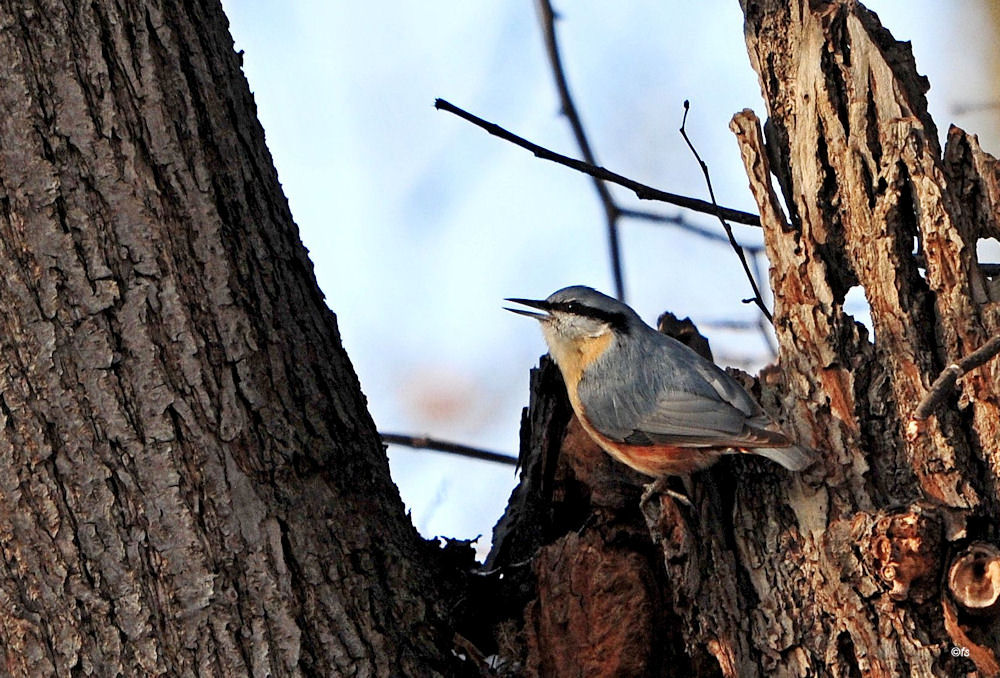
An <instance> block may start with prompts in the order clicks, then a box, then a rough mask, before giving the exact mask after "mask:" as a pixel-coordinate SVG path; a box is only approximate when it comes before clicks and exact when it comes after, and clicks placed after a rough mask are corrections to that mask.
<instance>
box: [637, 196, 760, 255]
mask: <svg viewBox="0 0 1000 678" xmlns="http://www.w3.org/2000/svg"><path fill="white" fill-rule="evenodd" d="M618 214H619V215H620V216H622V217H624V218H626V219H637V220H639V221H651V222H653V223H655V224H670V225H671V226H676V227H677V228H679V229H680V230H682V231H687V232H688V233H691V234H692V235H697V236H699V237H702V238H705V239H707V240H712V241H714V242H723V243H726V244H727V245H728V244H729V238H727V237H726V236H724V235H722V234H721V233H719V232H718V231H710V230H708V229H707V228H704V227H702V226H699V225H698V224H695V223H692V222H690V221H688V220H687V219H685V218H684V217H683V216H682V215H680V214H658V213H657V212H648V211H646V210H634V209H630V208H628V207H620V208H618ZM743 249H745V250H746V251H747V252H750V253H751V254H759V253H760V252H763V251H764V248H763V247H762V246H760V245H743Z"/></svg>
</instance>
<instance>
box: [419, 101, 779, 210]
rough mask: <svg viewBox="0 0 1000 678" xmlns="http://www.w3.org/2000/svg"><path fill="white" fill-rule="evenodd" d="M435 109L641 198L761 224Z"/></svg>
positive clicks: (446, 106) (443, 104)
mask: <svg viewBox="0 0 1000 678" xmlns="http://www.w3.org/2000/svg"><path fill="white" fill-rule="evenodd" d="M434 108H436V109H438V110H440V111H447V112H448V113H451V114H453V115H457V116H458V117H460V118H462V119H463V120H466V121H468V122H471V123H472V124H473V125H475V126H476V127H480V128H482V129H484V130H486V131H487V132H489V133H490V134H492V135H493V136H495V137H498V138H500V139H503V140H504V141H509V142H510V143H512V144H514V145H515V146H520V147H521V148H523V149H525V150H528V151H531V152H532V153H533V154H534V155H535V156H536V157H538V158H541V159H542V160H549V161H551V162H555V163H558V164H560V165H564V166H566V167H569V168H571V169H575V170H576V171H577V172H582V173H584V174H587V175H589V176H592V177H596V178H598V179H602V180H604V181H608V182H610V183H612V184H617V185H619V186H623V187H625V188H627V189H629V190H630V191H632V192H633V193H635V194H636V196H637V197H638V198H639V199H640V200H656V201H658V202H665V203H669V204H671V205H677V206H678V207H684V208H686V209H689V210H693V211H695V212H701V213H702V214H711V215H713V216H718V215H719V214H721V215H722V216H723V217H724V218H725V219H727V220H729V221H732V222H734V223H737V224H746V225H747V226H760V217H758V216H757V215H756V214H751V213H750V212H743V211H741V210H734V209H731V208H729V207H720V206H718V205H713V204H712V203H710V202H706V201H705V200H698V199H697V198H689V197H687V196H685V195H677V194H676V193H668V192H666V191H661V190H660V189H658V188H653V187H652V186H647V185H645V184H641V183H639V182H638V181H633V180H632V179H629V178H628V177H624V176H622V175H621V174H616V173H614V172H612V171H610V170H607V169H605V168H603V167H596V166H594V165H592V164H590V163H586V162H583V161H582V160H577V159H576V158H570V157H568V156H565V155H562V154H560V153H556V152H555V151H550V150H549V149H547V148H545V147H544V146H539V145H538V144H535V143H532V142H530V141H528V140H527V139H525V138H523V137H519V136H517V135H516V134H514V133H512V132H508V131H507V130H505V129H504V128H503V127H500V126H499V125H496V124H494V123H492V122H487V121H486V120H483V119H482V118H480V117H477V116H475V115H473V114H472V113H469V112H468V111H466V110H463V109H461V108H459V107H458V106H456V105H454V104H452V103H450V102H448V101H445V100H444V99H435V101H434Z"/></svg>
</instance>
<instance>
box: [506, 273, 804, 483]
mask: <svg viewBox="0 0 1000 678" xmlns="http://www.w3.org/2000/svg"><path fill="white" fill-rule="evenodd" d="M505 301H509V302H512V303H515V304H520V305H521V306H527V307H528V308H530V309H536V310H525V309H521V308H510V307H506V310H508V311H511V312H513V313H518V314H520V315H524V316H528V317H530V318H534V319H535V320H537V321H538V322H539V323H540V325H541V329H542V335H543V336H544V338H545V343H546V344H547V345H548V348H549V354H550V355H551V356H552V358H553V359H554V360H555V362H556V365H558V367H559V371H560V372H561V373H562V377H563V381H564V382H565V384H566V391H567V394H568V395H569V401H570V403H571V405H572V407H573V412H574V413H575V414H576V417H577V419H578V420H579V422H580V424H581V426H582V427H583V429H584V431H586V432H587V434H588V435H589V436H590V438H592V439H593V440H594V442H596V443H597V444H598V445H599V446H600V447H601V448H602V449H603V450H604V451H606V452H607V453H608V454H610V455H611V456H612V457H613V458H615V459H617V460H618V461H620V462H622V463H624V464H625V465H627V466H629V467H631V468H633V469H635V470H636V471H638V472H639V473H642V474H644V475H646V476H649V477H651V478H654V479H658V480H662V479H665V478H667V477H670V476H688V475H689V474H691V473H693V472H695V471H699V470H702V469H705V468H708V467H709V466H711V465H713V464H714V463H716V462H717V461H718V460H719V458H720V457H722V456H723V455H725V454H734V453H751V454H757V455H761V456H763V457H766V458H768V459H771V460H772V461H775V462H777V463H779V464H781V465H782V466H784V467H785V468H786V469H789V470H791V471H801V470H803V469H804V468H806V467H807V466H809V465H810V464H811V463H812V461H813V455H812V453H811V452H809V451H807V450H806V449H804V448H802V447H800V446H798V445H795V444H793V442H792V440H791V439H790V438H789V437H788V436H787V435H785V434H784V433H783V432H781V431H780V430H778V428H777V427H776V425H775V423H774V421H773V420H772V419H771V418H770V417H769V416H768V415H767V414H766V413H765V412H764V410H763V409H761V407H760V405H759V404H758V403H757V402H756V401H755V400H754V399H753V397H752V396H751V395H750V394H749V393H747V392H746V390H745V389H744V388H743V387H742V386H741V385H740V384H739V383H738V382H737V381H736V380H735V379H733V378H732V377H730V376H729V375H728V374H726V372H725V371H723V370H722V369H721V368H720V367H719V366H718V365H716V364H715V363H713V362H711V361H709V360H706V359H705V358H703V357H701V356H700V355H698V354H697V353H696V352H695V351H693V350H691V349H690V348H688V347H687V346H685V345H684V344H682V343H681V342H679V341H677V340H676V339H674V338H672V337H669V336H667V335H665V334H662V333H661V332H658V331H656V330H655V329H653V328H652V327H650V326H649V325H647V324H646V323H645V322H643V320H642V318H640V317H639V315H638V314H637V313H636V312H635V311H634V310H632V308H630V307H629V306H627V305H626V304H624V303H622V302H620V301H618V300H617V299H614V298H612V297H609V296H607V295H606V294H602V293H601V292H598V291H597V290H595V289H593V288H590V287H585V286H583V285H573V286H571V287H565V288H563V289H561V290H558V291H556V292H554V293H552V294H551V295H549V297H548V298H546V299H544V300H536V299H517V298H509V299H505ZM538 311H541V312H538ZM657 489H661V490H662V489H664V486H663V485H659V486H658V487H657ZM648 494H649V491H648V490H647V493H646V495H648ZM671 494H674V493H672V492H671ZM646 495H644V499H643V503H645V501H646Z"/></svg>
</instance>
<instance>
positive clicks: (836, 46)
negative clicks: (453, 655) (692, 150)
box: [493, 0, 1000, 676]
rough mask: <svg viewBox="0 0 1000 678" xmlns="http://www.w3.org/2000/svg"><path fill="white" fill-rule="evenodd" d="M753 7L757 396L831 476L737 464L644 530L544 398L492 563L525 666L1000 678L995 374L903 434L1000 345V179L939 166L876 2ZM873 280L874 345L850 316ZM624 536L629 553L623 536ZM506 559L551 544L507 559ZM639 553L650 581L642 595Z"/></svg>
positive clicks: (976, 161) (932, 134)
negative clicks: (950, 381) (505, 588)
mask: <svg viewBox="0 0 1000 678" xmlns="http://www.w3.org/2000/svg"><path fill="white" fill-rule="evenodd" d="M742 5H743V8H744V11H745V15H746V25H745V32H746V40H747V45H748V49H749V52H750V57H751V63H752V64H753V67H754V68H755V69H756V70H757V72H758V74H759V76H760V82H761V89H762V92H763V95H764V98H765V101H766V103H767V107H768V111H767V113H768V116H769V119H768V123H767V125H766V126H765V130H766V133H765V130H762V129H761V126H760V125H759V123H758V121H757V119H756V117H755V116H754V114H753V113H751V112H749V111H744V112H742V113H739V114H737V115H736V116H735V118H734V119H733V124H732V128H733V130H734V132H735V133H736V135H737V139H738V142H739V148H740V151H741V155H742V158H743V161H744V164H745V167H746V170H747V175H748V177H749V178H750V186H751V190H752V192H753V194H754V197H755V199H756V201H757V204H758V207H759V210H760V214H761V222H762V225H763V227H764V233H765V242H766V247H767V253H768V256H769V258H770V261H771V269H770V281H771V285H772V288H773V292H774V298H775V305H774V320H775V330H776V333H777V337H778V341H779V343H780V347H781V350H780V359H779V361H778V364H777V365H776V366H773V367H771V368H768V369H766V370H765V371H763V372H762V373H761V374H760V375H759V377H758V378H757V379H756V380H753V379H750V378H749V377H747V381H746V383H747V385H748V387H749V388H751V389H752V390H753V392H755V393H756V394H757V395H758V397H759V399H760V400H761V402H762V404H763V405H764V407H765V409H767V410H768V411H769V412H770V413H771V414H772V415H773V416H774V417H775V418H776V419H777V420H778V421H780V422H782V425H783V427H784V428H785V430H787V431H788V432H790V433H792V434H793V435H794V436H795V437H796V438H797V439H798V440H799V441H800V442H801V443H803V444H805V445H808V446H811V447H813V448H815V449H816V450H817V451H818V452H819V453H820V461H819V463H818V464H816V465H815V466H813V467H811V468H810V469H808V470H807V471H806V472H804V473H801V474H788V473H786V472H784V471H783V470H781V469H778V468H776V467H775V466H773V465H769V464H768V462H765V461H761V460H757V459H751V458H743V457H735V458H727V459H724V460H723V461H722V462H721V463H720V464H719V465H718V466H716V467H715V468H714V469H712V470H710V471H709V472H705V473H701V474H697V475H695V476H694V478H693V479H692V482H691V484H690V486H689V487H688V488H687V490H688V492H689V496H690V497H691V499H692V501H693V505H694V508H693V509H691V510H689V509H688V508H687V507H685V506H683V505H682V504H678V503H677V502H675V501H674V500H672V499H670V498H668V497H663V498H661V500H660V502H659V504H658V505H654V506H652V507H651V510H649V511H648V514H647V515H646V516H645V519H646V524H647V527H648V529H647V530H645V533H646V535H647V536H644V535H643V532H644V530H643V529H642V528H641V525H637V524H636V517H635V516H634V505H632V504H631V503H630V502H631V501H632V499H631V498H629V497H632V498H634V493H632V494H631V495H630V494H629V493H628V492H624V493H622V494H621V496H622V497H624V499H622V500H620V503H615V502H609V501H606V497H607V494H606V493H605V492H604V491H603V490H601V489H600V488H607V487H609V486H610V484H612V483H613V482H614V481H612V480H609V478H613V479H617V481H618V482H627V481H628V479H629V478H630V476H629V475H628V474H627V473H625V472H624V470H623V467H620V466H615V465H614V464H613V462H610V461H606V462H602V463H606V464H607V465H608V468H607V469H605V473H602V474H594V473H591V472H590V471H586V472H585V471H582V470H581V469H592V468H596V466H595V464H596V462H595V463H590V462H586V461H584V460H587V459H589V458H590V457H589V455H590V454H591V452H592V450H591V449H590V448H591V447H592V446H591V445H590V443H589V441H588V440H586V438H582V439H581V437H580V436H579V435H578V434H577V433H576V431H577V430H578V429H577V427H576V426H574V424H572V423H570V424H569V425H568V426H565V425H561V424H558V423H553V422H554V419H553V418H552V417H551V416H546V413H550V412H552V411H554V409H553V406H552V405H551V404H550V403H551V402H552V401H553V400H554V399H555V400H558V398H560V397H561V396H560V395H559V394H558V393H557V392H555V391H552V390H546V387H545V384H544V383H542V382H539V381H535V382H533V383H534V389H533V402H532V407H531V410H530V411H529V414H528V416H527V417H526V419H525V422H524V425H525V427H526V429H527V431H528V432H527V434H525V435H524V437H523V440H524V442H525V445H524V447H523V448H522V453H523V454H524V455H525V460H524V468H525V471H524V475H523V476H522V487H521V488H519V490H518V493H517V494H515V497H514V498H513V499H514V501H512V508H514V507H515V506H517V505H521V506H523V505H526V504H527V505H532V506H533V507H534V508H533V511H532V512H529V513H524V512H521V513H520V514H518V513H516V512H512V513H510V514H509V515H508V516H507V518H506V519H505V521H504V522H502V523H501V526H500V528H499V529H498V531H497V534H496V537H497V538H498V540H497V544H496V550H495V551H494V556H495V558H494V561H493V565H494V566H495V567H498V568H501V569H503V567H504V566H505V565H506V566H507V568H508V569H507V570H506V573H507V574H508V575H509V576H510V577H511V578H513V579H516V580H517V581H519V582H520V586H521V588H520V591H521V592H522V595H523V596H524V599H525V600H528V601H530V603H529V604H528V606H527V611H526V613H525V614H524V617H523V630H522V634H521V636H520V638H521V642H522V644H521V646H520V647H517V646H515V647H513V648H512V649H511V652H513V653H514V656H516V657H517V661H519V662H522V664H523V666H520V668H521V669H523V670H524V671H525V672H526V673H527V674H528V675H550V674H551V666H552V665H553V664H552V662H551V658H552V657H553V656H558V657H559V658H560V663H559V673H558V675H574V676H576V675H579V676H583V675H586V676H595V675H601V676H612V675H636V676H647V675H649V676H656V675H695V676H709V675H723V676H804V675H832V676H862V675H863V676H903V675H912V676H951V675H957V674H962V673H965V672H967V671H970V670H973V669H977V670H978V672H979V675H984V676H985V675H996V673H997V671H998V662H997V656H998V652H997V648H998V647H1000V622H998V619H1000V617H998V614H997V609H996V606H995V605H994V604H993V602H992V601H993V592H994V591H995V590H1000V582H997V581H996V578H998V577H1000V567H997V566H996V562H997V561H996V558H995V553H996V550H995V546H996V544H997V543H998V539H1000V531H998V529H997V517H998V513H997V511H998V502H997V489H998V487H1000V461H998V460H1000V366H998V361H997V360H992V361H990V362H987V363H986V364H985V365H983V366H981V367H979V368H976V369H975V370H973V371H971V372H969V374H967V375H965V376H964V377H963V378H962V379H961V380H960V383H959V388H958V389H957V391H956V393H955V394H954V395H953V397H951V398H948V399H947V400H946V402H945V403H944V405H943V406H942V407H941V408H939V409H938V411H937V412H936V416H934V417H932V418H931V419H928V420H927V421H926V425H925V426H924V428H923V431H922V433H921V434H920V435H918V436H916V437H914V438H912V439H908V438H907V436H906V425H907V422H908V421H909V418H910V416H911V414H912V413H913V411H914V409H915V408H916V407H917V405H918V403H919V402H920V400H921V399H922V398H923V397H924V396H925V395H926V393H927V391H928V388H929V387H930V385H931V383H932V382H933V381H934V379H935V377H937V375H938V374H939V373H940V371H941V370H942V369H943V368H945V367H946V366H948V365H950V364H952V363H955V362H957V361H958V360H960V359H961V358H962V357H963V356H965V355H967V354H969V353H971V352H972V351H974V350H975V349H977V348H979V347H980V346H982V345H983V344H984V343H985V342H986V341H987V340H988V339H989V338H991V337H992V336H995V335H996V333H997V331H998V329H1000V303H998V298H1000V297H998V294H997V284H996V281H995V280H991V279H990V278H989V277H987V276H985V275H984V274H983V272H982V270H981V269H980V266H979V262H978V261H977V258H976V242H977V240H978V239H979V238H984V237H996V235H997V233H998V224H997V216H996V215H997V214H998V209H1000V190H998V186H1000V184H998V178H1000V164H998V163H997V161H996V160H995V159H994V158H992V157H991V156H989V155H988V154H986V153H984V152H983V151H982V149H980V148H979V146H978V143H977V141H976V140H975V138H974V137H970V136H968V135H966V134H965V133H963V132H961V131H960V130H957V129H952V130H950V132H949V134H948V142H947V145H946V147H945V149H944V150H943V151H942V149H941V148H940V144H939V142H938V139H937V131H936V128H935V126H934V123H933V121H932V120H931V119H930V117H929V116H928V114H927V108H926V102H925V99H924V93H925V91H926V89H927V82H926V80H925V79H924V78H922V77H921V76H919V75H917V73H916V69H915V64H914V62H913V58H912V55H911V53H910V49H909V46H908V45H906V44H903V43H898V42H896V41H895V40H893V39H892V37H891V36H890V35H889V33H888V32H887V31H886V30H885V29H883V28H882V27H881V26H880V25H879V23H878V19H877V17H876V16H875V15H874V14H872V13H870V12H869V11H868V10H866V9H865V8H864V7H862V6H861V5H859V4H857V3H855V2H851V1H849V0H843V1H835V2H806V0H761V1H757V2H755V1H751V0H743V2H742ZM765 139H766V142H765ZM772 177H773V178H775V179H776V180H777V181H776V183H777V185H778V186H779V187H780V189H781V191H782V193H783V196H782V198H783V199H779V197H778V195H777V194H776V193H775V191H774V189H773V188H772ZM786 209H787V216H786V212H785V210H786ZM857 285H860V286H861V287H862V288H863V290H864V293H865V296H866V298H867V300H868V303H869V305H870V306H871V311H872V320H873V325H874V336H873V337H869V336H868V332H867V330H866V329H865V328H864V327H863V326H862V325H860V324H859V323H857V322H855V320H854V319H853V318H852V317H850V315H848V314H846V313H845V312H844V308H843V304H844V299H845V296H846V294H847V292H848V291H849V290H850V289H851V288H852V287H854V286H857ZM540 387H541V390H539V388H540ZM559 387H561V385H560V384H551V383H550V384H549V385H548V388H550V389H558V388H559ZM563 416H564V418H565V419H568V418H569V417H568V415H567V414H564V415H563ZM539 458H541V459H543V460H544V461H541V462H540V461H539ZM545 469H548V470H547V471H546V470H545ZM632 481H633V482H637V481H638V479H636V478H632ZM532 493H535V494H532ZM526 496H530V497H532V498H530V499H528V498H526ZM599 497H604V498H605V500H604V501H598V499H597V498H599ZM567 505H571V506H572V507H573V509H572V510H568V509H567V508H566V507H567ZM546 509H549V510H548V511H546ZM560 516H563V518H564V519H563V520H560ZM570 516H571V517H572V519H568V518H569V517H570ZM620 523H627V524H629V525H630V526H631V528H630V529H632V530H633V531H632V532H630V533H629V534H630V536H629V538H628V539H627V540H622V539H616V538H615V537H614V536H613V534H614V533H613V532H612V531H610V530H609V529H608V527H607V526H608V525H612V524H613V525H618V524H620ZM539 525H541V526H542V528H541V529H539ZM511 543H520V544H522V545H524V544H531V545H532V547H535V548H537V549H538V550H537V552H533V551H532V549H531V548H529V547H526V546H524V547H522V549H521V551H520V552H519V553H518V554H517V558H516V559H512V558H511V557H510V555H511V553H510V552H511V551H513V550H516V549H511V548H510V546H509V544H511ZM623 549H624V552H623ZM651 549H653V551H652V552H653V553H654V554H655V556H650V553H651ZM532 553H534V555H533V556H532ZM640 555H641V556H642V558H645V559H646V560H645V561H642V559H641V558H640V557H639V556H640ZM650 558H653V560H654V561H658V562H654V563H652V564H650ZM524 562H529V563H530V567H528V566H524V565H523V563H524ZM637 562H645V565H644V567H646V568H647V569H645V570H643V572H644V573H645V574H644V576H646V575H648V576H649V577H652V578H653V579H652V580H649V583H646V584H644V585H643V586H641V587H640V586H634V585H630V583H629V582H631V581H633V580H635V576H634V573H635V572H636V571H637V570H636V565H635V563H637ZM613 563H616V564H613ZM514 564H517V565H520V566H521V567H519V568H513V567H511V566H512V565H514ZM581 570H583V571H585V572H586V573H587V575H588V576H587V577H586V578H581ZM950 572H951V573H956V572H958V573H960V574H953V575H952V576H951V577H949V573H950ZM644 581H646V580H644ZM980 601H983V602H982V603H980ZM662 605H666V607H664V608H662V609H661V608H660V607H659V606H662ZM613 606H614V607H617V609H618V610H619V612H618V613H617V614H607V613H605V610H607V609H609V608H610V607H613ZM650 607H651V608H652V609H655V610H657V612H656V614H654V615H645V614H643V610H645V609H647V608H650ZM574 615H576V616H574ZM623 628H624V629H629V630H631V631H634V630H636V629H643V630H642V631H641V632H639V633H637V634H636V635H635V637H632V636H631V635H630V634H628V635H626V634H623V633H622V629H623ZM612 638H613V640H610V639H612ZM595 639H597V640H595ZM604 639H609V641H608V642H609V644H611V645H614V646H615V649H614V651H613V655H612V654H610V653H606V654H604V655H603V656H605V657H606V658H608V657H611V656H614V657H615V659H616V660H617V659H619V658H621V657H623V656H624V657H629V658H632V659H634V660H636V661H634V662H633V663H632V664H631V665H630V666H629V667H628V668H627V670H626V669H623V668H622V666H621V665H619V664H615V665H614V666H611V665H599V664H596V663H594V662H593V660H592V658H591V653H590V652H589V651H588V650H587V648H590V647H593V646H595V643H597V642H598V641H600V640H604ZM653 639H655V641H654V640H653ZM650 642H655V643H657V648H658V649H657V652H658V653H659V654H653V653H651V652H650V650H649V645H648V643H650ZM518 651H520V654H517V652H518ZM609 652H610V651H609Z"/></svg>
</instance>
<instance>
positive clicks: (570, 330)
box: [506, 285, 645, 362]
mask: <svg viewBox="0 0 1000 678" xmlns="http://www.w3.org/2000/svg"><path fill="white" fill-rule="evenodd" d="M506 301H513V302H515V303H518V304H523V305H524V306H530V307H531V308H537V309H539V310H541V311H545V312H544V313H536V312H534V311H526V310H523V309H518V308H508V309H507V310H508V311H512V312H514V313H520V314H521V315H526V316H528V317H529V318H535V319H536V320H538V321H539V322H540V323H541V324H542V334H544V335H545V341H546V343H547V344H548V345H549V349H550V350H551V351H552V353H553V357H554V358H556V361H557V362H558V361H559V355H560V354H562V353H563V352H564V351H567V350H569V349H571V348H576V349H577V350H579V345H580V344H581V343H588V342H589V341H592V340H594V339H599V338H602V337H605V336H606V335H608V334H611V335H619V336H620V335H627V334H630V333H632V332H635V331H637V330H639V329H640V328H643V327H645V324H644V323H643V322H642V319H641V318H639V316H638V315H637V314H636V312H635V311H633V310H632V309H631V308H629V307H628V306H626V305H625V304H623V303H622V302H620V301H618V300H616V299H613V298H612V297H609V296H608V295H606V294H601V293H600V292H598V291H597V290H594V289H592V288H590V287H584V286H583V285H574V286H572V287H564V288H563V289H561V290H559V291H558V292H554V293H552V294H551V295H549V297H548V298H547V299H545V300H534V299H507V300H506Z"/></svg>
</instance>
